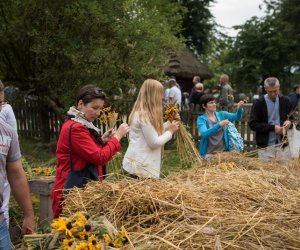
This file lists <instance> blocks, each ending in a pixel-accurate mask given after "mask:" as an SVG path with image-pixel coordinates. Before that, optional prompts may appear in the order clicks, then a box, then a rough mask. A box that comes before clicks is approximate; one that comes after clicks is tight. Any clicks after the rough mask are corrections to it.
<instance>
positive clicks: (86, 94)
mask: <svg viewBox="0 0 300 250" xmlns="http://www.w3.org/2000/svg"><path fill="white" fill-rule="evenodd" d="M105 98H106V96H105V93H104V92H103V91H102V89H100V88H98V87H96V86H94V85H85V86H83V87H82V88H81V89H80V90H79V92H78V94H77V98H76V107H71V108H70V110H69V111H68V117H69V119H68V120H67V121H66V122H65V123H64V124H63V126H62V128H61V131H60V135H59V138H58V142H57V149H56V158H57V166H56V175H55V182H54V187H53V189H52V192H51V199H52V210H53V216H54V218H57V217H58V216H59V215H60V213H61V212H62V201H63V192H62V189H64V188H72V187H82V186H83V185H84V184H85V183H86V181H87V180H86V178H87V177H86V176H87V175H86V171H88V173H89V174H90V176H91V177H93V178H88V179H92V180H99V181H101V180H102V179H103V175H104V174H105V173H104V170H105V169H104V168H103V166H104V165H105V164H106V163H107V162H108V161H109V160H110V159H111V158H112V156H113V155H114V154H116V152H118V151H120V150H121V149H122V147H121V144H120V140H121V139H122V138H123V137H124V136H126V134H127V132H128V131H129V127H128V125H127V124H126V123H123V124H121V125H120V127H119V128H118V130H117V131H116V132H115V131H114V130H112V129H110V130H109V131H107V132H106V133H104V134H103V135H102V136H101V134H100V130H99V129H98V128H97V127H95V126H94V125H93V122H94V121H95V120H96V119H97V118H98V117H99V116H100V112H101V109H102V107H103V105H104V102H105ZM83 173H84V174H83Z"/></svg>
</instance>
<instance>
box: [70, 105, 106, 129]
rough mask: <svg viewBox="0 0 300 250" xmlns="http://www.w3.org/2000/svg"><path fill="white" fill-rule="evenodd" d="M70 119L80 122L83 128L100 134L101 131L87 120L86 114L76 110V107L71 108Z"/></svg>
mask: <svg viewBox="0 0 300 250" xmlns="http://www.w3.org/2000/svg"><path fill="white" fill-rule="evenodd" d="M67 114H68V117H71V120H72V121H74V122H78V123H80V124H82V125H83V126H85V127H87V128H88V129H91V130H94V131H96V132H97V134H100V129H99V128H97V127H96V126H95V125H94V124H93V123H92V122H89V121H88V120H86V119H85V117H84V113H83V112H81V111H79V110H78V109H76V108H75V107H74V106H73V107H70V109H69V111H68V112H67Z"/></svg>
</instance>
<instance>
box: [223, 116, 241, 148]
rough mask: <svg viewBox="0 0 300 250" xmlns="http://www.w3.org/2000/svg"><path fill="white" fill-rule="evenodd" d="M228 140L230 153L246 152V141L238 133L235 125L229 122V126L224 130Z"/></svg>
mask: <svg viewBox="0 0 300 250" xmlns="http://www.w3.org/2000/svg"><path fill="white" fill-rule="evenodd" d="M224 133H225V134H226V135H225V136H227V139H228V150H229V151H234V150H235V151H239V152H243V151H244V140H243V138H242V137H241V135H240V133H239V132H238V131H237V129H236V127H235V126H234V124H233V123H231V122H229V124H228V126H226V128H225V129H224Z"/></svg>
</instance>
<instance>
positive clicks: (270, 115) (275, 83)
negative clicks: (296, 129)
mask: <svg viewBox="0 0 300 250" xmlns="http://www.w3.org/2000/svg"><path fill="white" fill-rule="evenodd" d="M264 88H265V90H266V92H267V94H265V95H263V96H261V97H260V99H259V100H257V101H256V102H254V103H253V106H252V109H251V113H250V122H249V126H250V128H251V129H252V130H253V131H255V132H256V144H257V146H258V147H260V148H265V149H263V150H260V151H259V152H258V157H259V158H261V159H270V158H273V157H276V156H278V157H280V155H281V148H280V147H276V146H275V145H276V144H278V143H280V142H281V140H282V134H283V130H284V128H286V129H288V128H290V127H291V121H290V120H289V116H290V115H291V111H292V107H291V103H290V101H289V99H288V98H287V97H285V96H282V95H279V89H280V84H279V80H278V79H277V78H275V77H269V78H267V79H266V80H265V81H264ZM266 147H267V148H266Z"/></svg>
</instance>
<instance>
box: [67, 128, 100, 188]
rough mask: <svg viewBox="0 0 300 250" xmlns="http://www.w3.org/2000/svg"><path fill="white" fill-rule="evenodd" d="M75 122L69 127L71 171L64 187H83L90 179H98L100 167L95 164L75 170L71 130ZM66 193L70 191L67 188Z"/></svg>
mask: <svg viewBox="0 0 300 250" xmlns="http://www.w3.org/2000/svg"><path fill="white" fill-rule="evenodd" d="M74 124H75V122H74V123H72V124H71V126H70V128H69V152H70V160H69V162H70V168H71V171H70V173H69V174H68V176H67V179H66V182H65V185H64V189H70V188H73V187H78V188H82V187H84V186H85V185H86V184H87V183H88V182H89V181H98V180H99V178H98V167H97V166H96V165H94V164H89V165H87V166H86V167H85V168H84V169H82V170H79V171H75V170H74V164H73V161H72V150H71V130H72V127H73V125H74ZM64 192H65V193H67V192H68V191H67V190H65V191H64Z"/></svg>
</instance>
